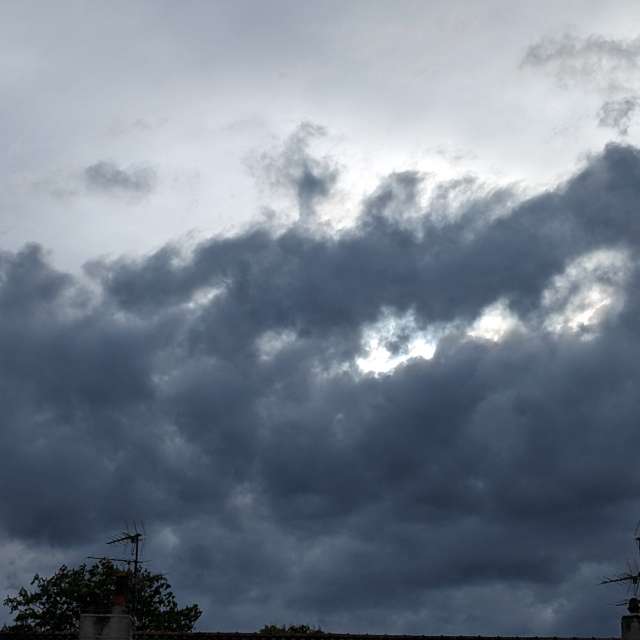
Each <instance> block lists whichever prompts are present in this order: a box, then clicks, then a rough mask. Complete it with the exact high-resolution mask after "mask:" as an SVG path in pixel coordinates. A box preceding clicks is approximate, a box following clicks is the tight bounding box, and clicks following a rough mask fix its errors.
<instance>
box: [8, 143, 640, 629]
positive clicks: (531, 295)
mask: <svg viewBox="0 0 640 640" xmlns="http://www.w3.org/2000/svg"><path fill="white" fill-rule="evenodd" d="M301 144H302V147H298V149H300V148H302V151H299V152H298V151H296V150H295V149H294V147H291V148H290V149H289V151H290V153H289V156H287V157H289V158H290V162H288V163H285V164H284V165H282V166H281V167H280V169H279V170H280V171H281V172H284V173H283V175H284V178H283V181H284V183H286V184H288V185H289V187H290V188H291V189H292V190H293V191H294V193H296V194H297V196H298V199H299V206H300V211H301V218H302V221H301V223H298V224H295V225H293V226H292V227H290V228H288V229H287V230H285V231H284V232H279V233H276V232H275V231H273V230H270V229H269V228H267V227H259V228H253V229H251V230H249V231H247V232H245V233H242V234H238V235H235V236H232V237H214V238H211V239H209V240H207V241H205V242H202V243H201V244H199V245H197V246H196V247H195V248H191V249H187V248H184V247H182V248H181V247H179V246H166V247H164V248H162V249H160V250H159V251H157V252H155V253H153V254H152V255H149V256H147V257H146V258H144V259H141V260H131V259H127V258H122V259H119V260H114V261H109V260H100V261H95V262H93V263H91V264H90V265H87V274H88V275H89V276H90V277H91V279H92V281H91V283H90V284H86V283H84V284H83V281H81V280H80V279H78V278H76V277H72V276H71V275H68V274H64V273H60V272H59V271H56V269H55V268H54V267H53V266H52V265H51V263H50V261H49V260H48V258H47V255H46V253H45V252H44V250H43V249H42V248H41V247H38V246H36V245H31V246H26V247H24V248H23V249H22V250H21V251H19V252H6V253H4V254H2V255H1V256H0V308H1V309H2V314H0V362H1V363H2V366H1V367H0V389H1V391H2V393H1V396H2V398H3V399H4V403H3V412H2V418H1V422H0V425H1V428H0V444H1V447H2V450H3V452H4V454H5V455H4V456H3V464H2V465H1V466H0V498H1V500H0V527H1V531H2V534H3V535H4V537H5V539H6V540H7V545H14V546H15V545H22V546H24V547H26V548H29V549H30V550H31V553H32V554H35V555H36V557H38V555H37V554H38V553H42V556H39V557H42V558H43V562H45V560H44V557H45V556H44V553H45V552H44V551H43V550H44V549H53V550H55V551H56V553H58V554H60V553H62V554H63V555H64V554H66V555H65V557H67V558H69V559H70V561H74V559H75V560H77V561H80V560H81V557H82V553H83V551H84V549H86V548H87V546H88V545H90V544H91V543H92V541H95V540H100V539H102V538H104V537H105V536H106V535H108V534H109V533H111V532H113V531H114V530H118V529H119V528H120V527H121V523H122V521H123V520H124V519H132V518H136V519H144V520H145V522H146V526H147V531H148V533H149V534H150V540H149V545H150V546H149V549H148V554H149V557H150V558H151V560H152V566H153V568H155V569H157V570H161V571H163V572H166V573H168V574H169V576H170V577H171V579H172V582H173V583H174V585H175V587H176V590H177V591H178V595H179V596H180V597H181V599H184V600H186V599H189V598H192V599H195V600H197V601H198V602H199V603H200V604H201V606H202V608H203V609H204V611H205V615H204V617H203V620H202V624H201V627H202V628H203V629H211V630H214V629H220V630H225V629H227V630H228V629H242V630H251V629H255V628H257V627H259V626H262V624H265V623H269V622H305V623H310V624H321V625H322V626H323V627H326V628H329V629H332V630H335V631H369V632H399V631H403V632H414V633H426V634H440V633H467V634H481V633H483V634H492V633H502V634H507V633H511V634H528V633H538V634H568V635H580V634H585V635H597V634H603V635H613V634H614V633H615V630H616V626H617V617H618V615H619V610H617V609H615V607H611V606H609V603H610V602H614V601H616V599H619V594H618V593H617V592H607V591H605V590H604V588H603V587H597V582H598V580H599V579H600V578H601V576H602V575H603V574H606V573H608V572H612V571H615V570H616V569H617V566H618V564H619V563H621V562H623V561H624V560H625V558H626V557H627V556H628V555H630V554H631V553H632V551H633V549H632V547H631V545H628V546H627V540H628V539H630V536H631V534H632V532H633V531H632V529H633V525H634V524H635V521H636V519H637V517H638V504H637V497H638V494H639V492H640V473H639V472H638V469H637V465H636V464H635V457H634V451H635V447H636V442H637V416H638V415H639V409H640V406H639V405H640V401H639V399H638V394H637V388H638V383H639V382H640V348H639V347H638V326H639V324H638V320H639V314H640V298H638V294H637V291H638V281H639V277H640V274H639V272H638V256H639V252H640V218H639V216H638V202H639V201H640V151H638V150H636V149H635V148H632V147H623V146H613V145H612V146H609V147H607V148H606V149H605V150H604V152H603V153H602V154H601V155H599V156H597V157H593V158H591V159H590V160H589V161H588V162H587V163H586V165H585V167H584V168H583V170H581V171H580V172H579V173H578V174H577V175H575V176H574V177H572V178H571V179H570V180H568V181H567V182H566V183H564V184H561V185H558V186H557V187H556V188H554V189H552V190H549V191H547V192H544V193H541V194H539V195H537V196H535V197H532V198H529V199H527V200H525V201H520V202H517V203H516V204H509V203H512V202H514V201H515V196H514V195H513V194H511V195H510V194H508V193H505V192H504V191H502V192H500V191H496V192H489V193H485V194H484V195H483V196H478V195H474V194H475V192H474V191H473V189H472V188H471V187H470V186H469V184H467V183H466V182H464V181H461V182H458V183H455V184H453V183H452V184H450V185H449V186H447V187H442V189H441V190H440V191H439V192H437V193H436V196H435V197H432V198H431V199H428V200H427V201H424V200H423V199H422V198H421V195H420V194H421V189H420V186H421V178H420V176H419V175H417V174H414V173H411V172H407V173H402V174H395V175H392V176H390V177H389V178H388V179H387V180H386V181H384V182H383V183H382V184H381V185H380V186H379V188H378V189H377V190H376V191H375V192H374V193H373V194H371V195H370V196H369V197H367V198H366V199H365V200H364V203H363V206H362V212H361V215H360V217H359V219H358V220H357V223H356V224H355V225H354V226H352V227H351V228H349V229H347V230H343V231H341V232H340V233H338V234H332V233H328V232H325V233H322V232H320V231H319V230H318V229H317V228H315V227H314V226H313V224H310V214H311V212H312V211H313V207H314V206H315V205H316V204H317V203H318V202H319V201H320V200H321V199H322V198H323V197H327V196H328V195H329V194H330V191H331V185H332V184H333V183H334V182H335V180H336V176H337V174H335V173H334V172H335V169H334V168H332V165H331V164H330V163H329V162H328V161H315V162H313V163H310V162H308V161H306V160H305V158H306V156H305V155H304V144H303V143H301ZM310 175H312V176H313V179H314V180H313V183H311V182H310V178H309V176H310ZM320 184H322V185H323V186H322V188H320V187H319V186H318V185H320ZM467 188H468V191H465V189H467ZM447 190H448V191H447ZM452 191H455V194H453V193H452ZM447 193H448V195H450V196H451V197H447ZM454 196H455V197H454ZM453 201H455V202H456V203H457V204H456V206H455V207H453V206H452V205H451V202H453ZM505 208H507V211H506V212H505ZM407 212H411V215H410V216H407V215H404V214H406V213H407ZM497 307H499V308H500V309H502V312H501V313H502V320H500V321H499V322H498V323H497V335H493V336H492V337H493V339H490V338H489V336H488V334H486V332H485V333H483V332H482V331H481V330H479V329H478V327H481V326H483V322H484V323H485V324H486V321H487V318H488V315H487V314H488V313H489V312H488V310H491V309H496V308H497ZM408 317H411V318H412V323H413V324H412V327H413V329H411V330H410V331H407V330H394V329H393V321H394V319H395V321H396V329H397V328H398V327H401V326H403V325H402V318H408ZM390 319H391V320H390ZM384 322H386V323H387V325H391V333H392V334H393V339H391V340H388V343H387V344H386V347H387V348H388V350H390V351H394V352H405V353H408V354H409V355H410V350H409V351H407V343H408V342H410V340H411V334H412V332H416V331H419V332H422V333H423V334H425V335H430V336H432V339H433V341H434V348H435V352H434V354H433V357H432V358H430V359H426V358H420V357H413V358H409V359H405V362H404V363H403V364H401V365H400V366H398V367H396V368H395V369H393V370H390V371H389V372H388V373H386V374H385V375H373V374H371V373H367V371H363V370H362V368H360V367H358V365H357V364H356V363H357V362H358V359H359V358H360V357H361V356H362V355H363V351H364V350H365V346H364V336H365V334H366V333H367V332H370V331H374V330H375V328H376V327H378V328H379V327H380V323H384ZM387 328H388V327H387ZM495 328H496V327H494V329H495ZM394 331H395V332H394ZM496 337H497V338H498V339H495V338H496ZM436 342H437V344H435V343H436ZM7 548H9V547H7ZM34 562H35V561H34V560H33V557H32V559H31V560H30V564H29V565H28V566H29V568H31V567H33V566H34ZM18 575H19V572H17V571H16V570H15V569H14V568H12V569H11V571H9V570H7V572H6V573H5V578H4V582H5V583H6V584H12V581H14V580H17V579H18V578H17V576H18ZM14 586H17V585H14Z"/></svg>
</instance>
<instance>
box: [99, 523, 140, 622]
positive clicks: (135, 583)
mask: <svg viewBox="0 0 640 640" xmlns="http://www.w3.org/2000/svg"><path fill="white" fill-rule="evenodd" d="M142 528H143V530H144V525H143V527H142ZM143 539H144V535H143V534H142V533H140V532H139V531H138V527H137V525H136V523H135V521H134V523H133V532H132V531H130V530H128V527H126V524H125V530H124V531H123V532H122V533H121V534H120V535H119V536H117V537H116V538H113V539H112V540H108V541H107V544H129V545H131V555H130V557H129V558H110V557H106V556H101V557H97V556H88V557H89V558H90V559H91V560H111V561H112V562H126V563H127V571H128V572H129V574H130V575H131V565H133V574H132V577H133V579H132V580H130V584H129V588H130V601H131V602H130V607H129V614H130V615H131V617H132V618H133V619H134V621H135V622H136V623H137V613H138V587H139V575H140V565H141V564H144V562H145V561H144V560H142V559H141V555H142V552H141V547H142V541H143Z"/></svg>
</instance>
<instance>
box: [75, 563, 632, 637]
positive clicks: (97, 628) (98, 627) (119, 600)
mask: <svg viewBox="0 0 640 640" xmlns="http://www.w3.org/2000/svg"><path fill="white" fill-rule="evenodd" d="M128 590H129V576H128V574H127V573H124V572H121V573H119V574H118V575H117V576H116V580H115V585H114V591H113V606H112V608H111V613H83V614H81V615H80V631H79V640H131V639H132V638H133V620H132V619H131V616H130V615H129V614H128V613H127V593H128ZM639 640H640V639H639Z"/></svg>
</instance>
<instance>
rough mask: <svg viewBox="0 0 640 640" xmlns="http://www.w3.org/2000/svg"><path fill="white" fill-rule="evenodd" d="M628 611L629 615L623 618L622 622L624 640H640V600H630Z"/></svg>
mask: <svg viewBox="0 0 640 640" xmlns="http://www.w3.org/2000/svg"><path fill="white" fill-rule="evenodd" d="M627 609H628V610H629V613H628V614H627V615H624V616H622V620H621V621H620V622H621V624H620V626H621V637H622V640H640V602H639V601H638V598H635V597H634V598H629V605H628V606H627Z"/></svg>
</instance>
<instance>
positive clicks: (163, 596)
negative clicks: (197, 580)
mask: <svg viewBox="0 0 640 640" xmlns="http://www.w3.org/2000/svg"><path fill="white" fill-rule="evenodd" d="M119 572H120V570H119V569H118V567H116V566H115V565H114V564H113V563H112V562H110V561H109V560H99V561H98V562H97V563H95V564H93V565H91V566H87V565H86V564H84V563H83V564H81V565H80V566H79V567H77V568H75V569H72V568H69V567H67V566H66V565H62V566H61V567H60V568H59V569H58V570H57V571H56V572H55V573H54V574H53V575H52V576H51V577H50V578H44V577H42V576H40V575H38V574H36V575H35V576H34V577H33V580H31V587H32V588H31V589H26V588H25V587H22V588H21V589H20V591H18V594H17V595H15V596H8V597H7V598H5V600H4V602H3V604H4V605H5V607H8V608H9V610H10V611H11V613H12V614H14V624H13V625H12V626H10V627H7V628H8V629H10V630H15V631H48V632H56V631H59V632H63V631H66V632H76V631H77V630H78V626H79V622H80V613H81V612H84V611H102V612H104V611H110V610H111V606H112V598H113V592H114V585H115V579H116V576H117V575H118V573H119ZM131 582H132V578H131V580H130V583H131ZM131 586H133V585H131ZM201 615H202V611H201V610H200V607H198V605H197V604H192V605H190V606H188V607H183V608H179V607H178V603H177V601H176V598H175V596H174V594H173V592H172V591H171V585H170V584H169V582H168V581H167V579H166V578H165V577H164V576H163V575H161V574H157V573H151V572H150V571H149V570H148V569H141V570H140V571H139V573H138V578H137V607H136V629H137V630H138V631H192V630H193V626H194V624H195V623H196V621H197V620H198V618H199V617H200V616H201Z"/></svg>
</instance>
